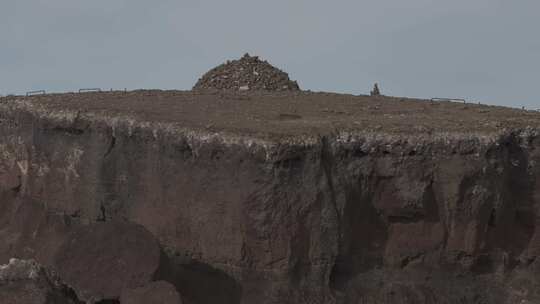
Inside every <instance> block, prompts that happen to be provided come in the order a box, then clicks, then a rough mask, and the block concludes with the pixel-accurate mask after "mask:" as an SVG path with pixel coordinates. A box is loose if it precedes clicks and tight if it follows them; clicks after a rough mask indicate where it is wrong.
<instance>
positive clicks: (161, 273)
mask: <svg viewBox="0 0 540 304" xmlns="http://www.w3.org/2000/svg"><path fill="white" fill-rule="evenodd" d="M154 280H155V281H158V280H163V281H167V282H170V283H172V284H173V285H174V286H175V287H176V289H177V290H178V291H179V292H180V294H181V295H182V298H183V300H184V303H186V304H211V303H222V304H237V303H240V299H241V295H242V288H241V286H240V285H239V284H238V282H237V281H236V280H235V279H234V278H232V277H231V276H229V275H227V274H226V273H225V272H223V271H222V270H219V269H216V268H213V267H212V266H210V265H208V264H204V263H201V262H198V261H195V260H193V259H189V258H185V257H182V256H180V255H178V254H167V253H165V252H162V253H161V259H160V266H159V268H158V270H157V272H156V275H155V276H154Z"/></svg>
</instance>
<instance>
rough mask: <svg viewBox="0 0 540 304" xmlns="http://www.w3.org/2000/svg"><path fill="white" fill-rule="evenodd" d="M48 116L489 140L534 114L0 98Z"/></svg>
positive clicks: (289, 100) (329, 100)
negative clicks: (64, 113)
mask: <svg viewBox="0 0 540 304" xmlns="http://www.w3.org/2000/svg"><path fill="white" fill-rule="evenodd" d="M21 99H22V100H25V101H27V102H31V103H32V104H34V105H35V106H43V107H45V108H47V109H50V110H72V111H80V112H81V113H84V112H93V113H96V114H106V115H107V116H114V115H121V116H131V117H133V118H134V119H136V120H139V121H151V122H165V123H175V124H178V125H179V126H181V127H185V128H195V129H207V130H211V131H224V132H231V133H235V134H246V135H262V136H278V137H279V136H289V135H293V136H294V135H308V136H311V135H317V134H329V133H333V132H335V131H351V130H354V131H358V130H360V131H374V132H384V133H403V134H418V133H426V134H429V133H434V132H444V133H453V132H457V133H471V132H477V133H491V132H498V131H501V130H503V129H505V128H506V129H512V128H523V127H525V126H531V127H535V126H538V125H539V123H540V112H536V111H523V110H520V109H512V108H506V107H497V106H486V105H478V104H471V103H468V104H466V103H458V102H444V101H443V102H440V101H439V102H431V101H429V100H419V99H411V98H399V97H385V96H377V97H372V96H353V95H345V94H335V93H311V92H283V93H275V92H263V91H261V92H245V93H243V92H235V91H230V92H223V91H218V90H216V91H202V92H201V91H198V92H192V91H158V90H145V91H142V90H141V91H130V92H101V93H83V94H69V93H67V94H50V95H44V96H35V97H23V98H21V97H12V98H2V99H0V100H2V101H3V102H9V101H10V100H21Z"/></svg>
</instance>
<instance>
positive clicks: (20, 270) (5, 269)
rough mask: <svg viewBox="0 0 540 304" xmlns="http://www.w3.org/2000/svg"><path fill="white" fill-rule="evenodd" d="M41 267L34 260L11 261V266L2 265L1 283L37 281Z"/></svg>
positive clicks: (0, 272)
mask: <svg viewBox="0 0 540 304" xmlns="http://www.w3.org/2000/svg"><path fill="white" fill-rule="evenodd" d="M40 271H41V267H40V266H39V264H38V263H36V262H35V261H34V260H19V259H10V260H9V264H7V265H0V282H6V281H19V280H35V279H37V278H38V276H39V272H40Z"/></svg>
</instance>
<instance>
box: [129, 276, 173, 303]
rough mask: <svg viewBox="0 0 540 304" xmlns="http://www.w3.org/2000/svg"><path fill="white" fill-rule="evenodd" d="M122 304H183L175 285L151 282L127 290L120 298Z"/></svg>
mask: <svg viewBox="0 0 540 304" xmlns="http://www.w3.org/2000/svg"><path fill="white" fill-rule="evenodd" d="M120 303H122V304H182V299H181V298H180V295H179V294H178V292H177V291H176V289H175V288H174V286H173V285H171V284H170V283H167V282H165V281H157V282H151V283H149V284H147V285H145V286H143V287H138V288H133V289H131V288H126V289H124V290H123V291H122V295H121V296H120Z"/></svg>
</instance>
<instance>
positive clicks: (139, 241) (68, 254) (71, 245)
mask: <svg viewBox="0 0 540 304" xmlns="http://www.w3.org/2000/svg"><path fill="white" fill-rule="evenodd" d="M159 257H160V249H159V245H158V243H157V241H156V240H155V239H154V237H153V236H152V234H151V233H150V232H148V231H147V230H146V229H145V228H144V227H142V226H140V225H137V224H133V223H128V222H121V221H110V222H98V223H95V224H91V225H89V226H85V227H81V228H79V229H78V230H76V231H75V232H74V233H73V234H72V235H71V236H70V237H68V238H67V240H66V241H65V243H64V245H63V246H62V247H61V250H60V253H59V254H58V256H57V258H56V268H57V270H58V273H59V275H60V277H61V278H62V279H63V280H64V281H65V282H66V283H67V284H68V285H69V286H71V287H72V288H73V289H74V290H75V292H76V294H77V296H78V297H79V299H81V300H83V301H87V302H92V301H100V300H117V299H118V298H119V297H120V293H121V291H122V289H123V288H129V287H135V286H143V285H145V284H146V283H148V282H150V281H151V279H152V276H153V274H154V273H155V271H156V270H157V268H158V266H159Z"/></svg>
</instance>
